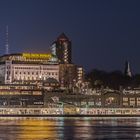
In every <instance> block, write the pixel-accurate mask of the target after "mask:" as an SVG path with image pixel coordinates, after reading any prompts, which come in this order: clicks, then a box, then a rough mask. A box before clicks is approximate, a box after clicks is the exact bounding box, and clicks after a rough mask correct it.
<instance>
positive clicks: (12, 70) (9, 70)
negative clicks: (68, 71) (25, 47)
mask: <svg viewBox="0 0 140 140" xmlns="http://www.w3.org/2000/svg"><path fill="white" fill-rule="evenodd" d="M0 76H1V78H2V79H4V83H5V84H10V83H14V82H18V81H21V82H24V81H38V80H46V79H47V78H54V79H56V80H57V81H59V65H58V64H30V63H29V64H28V63H23V64H22V63H12V61H6V62H5V64H2V65H0Z"/></svg>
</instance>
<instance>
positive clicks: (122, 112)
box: [0, 108, 140, 116]
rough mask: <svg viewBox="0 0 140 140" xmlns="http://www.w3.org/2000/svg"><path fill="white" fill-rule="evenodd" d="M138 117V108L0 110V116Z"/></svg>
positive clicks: (139, 112) (139, 113) (139, 110)
mask: <svg viewBox="0 0 140 140" xmlns="http://www.w3.org/2000/svg"><path fill="white" fill-rule="evenodd" d="M65 115H66V116H76V115H77V116H140V109H139V108H0V116H65Z"/></svg>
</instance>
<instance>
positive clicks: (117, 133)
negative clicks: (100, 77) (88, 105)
mask: <svg viewBox="0 0 140 140" xmlns="http://www.w3.org/2000/svg"><path fill="white" fill-rule="evenodd" d="M57 139H58V140H59V139H60V140H63V139H64V140H73V139H76V140H90V139H91V140H112V139H113V140H114V139H116V140H118V139H128V140H133V139H140V119H139V118H62V117H60V118H51V117H50V118H0V140H57Z"/></svg>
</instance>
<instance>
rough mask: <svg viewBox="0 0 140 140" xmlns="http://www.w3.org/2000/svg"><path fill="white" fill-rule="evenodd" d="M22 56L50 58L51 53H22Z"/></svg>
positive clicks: (27, 57)
mask: <svg viewBox="0 0 140 140" xmlns="http://www.w3.org/2000/svg"><path fill="white" fill-rule="evenodd" d="M22 56H23V57H24V58H26V59H50V58H51V57H52V55H51V54H49V53H48V54H38V53H23V54H22Z"/></svg>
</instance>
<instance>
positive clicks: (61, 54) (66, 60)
mask: <svg viewBox="0 0 140 140" xmlns="http://www.w3.org/2000/svg"><path fill="white" fill-rule="evenodd" d="M51 50H52V54H53V55H56V57H57V58H58V60H59V62H60V63H61V64H71V63H72V50H71V41H70V40H69V38H68V37H67V36H66V35H65V34H64V33H62V34H61V35H60V36H59V37H58V38H57V40H56V41H55V42H54V43H53V44H52V48H51Z"/></svg>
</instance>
